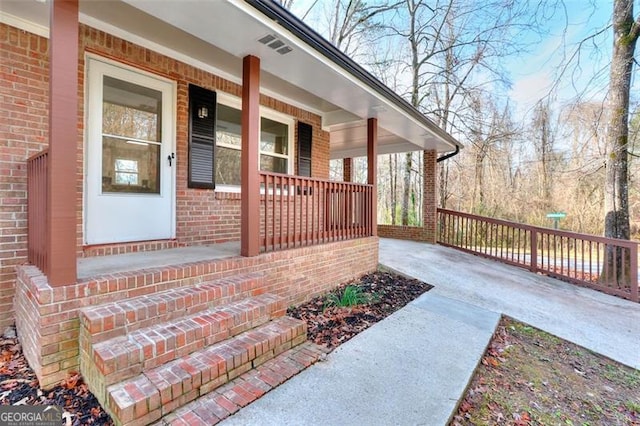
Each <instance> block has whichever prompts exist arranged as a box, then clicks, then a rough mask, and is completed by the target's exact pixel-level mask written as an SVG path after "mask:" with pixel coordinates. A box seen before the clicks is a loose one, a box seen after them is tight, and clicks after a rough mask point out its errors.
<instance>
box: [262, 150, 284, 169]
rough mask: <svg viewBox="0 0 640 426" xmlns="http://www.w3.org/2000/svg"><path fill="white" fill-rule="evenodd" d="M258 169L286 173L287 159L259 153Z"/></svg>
mask: <svg viewBox="0 0 640 426" xmlns="http://www.w3.org/2000/svg"><path fill="white" fill-rule="evenodd" d="M260 170H263V171H265V172H273V173H285V174H286V173H287V159H286V158H280V157H272V156H270V155H264V154H261V155H260Z"/></svg>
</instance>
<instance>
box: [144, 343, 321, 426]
mask: <svg viewBox="0 0 640 426" xmlns="http://www.w3.org/2000/svg"><path fill="white" fill-rule="evenodd" d="M327 352H328V350H327V349H326V348H324V347H323V346H318V345H316V344H315V343H311V342H304V343H302V344H301V345H298V346H296V347H294V348H291V349H289V350H288V351H286V352H284V353H282V354H280V355H278V356H276V357H275V358H273V359H271V360H269V361H267V362H265V363H264V364H262V365H261V366H259V367H258V368H255V369H253V370H251V371H248V372H246V373H244V374H243V375H242V376H240V377H238V378H236V379H234V380H232V381H230V382H229V383H227V384H225V385H223V386H220V387H219V388H217V389H216V390H214V391H212V392H209V393H208V394H206V395H204V396H202V397H200V398H198V399H196V400H194V401H192V402H190V403H188V404H187V405H185V406H184V407H181V408H179V409H177V410H176V411H174V412H173V413H171V414H169V415H167V416H165V417H163V418H162V419H160V421H159V422H157V423H155V426H211V425H215V424H216V423H218V422H220V421H222V420H224V419H225V418H227V417H229V416H230V415H232V414H234V413H235V412H236V411H238V410H239V409H240V408H242V407H244V406H246V405H248V404H250V403H252V402H253V401H255V400H256V399H258V398H260V397H261V396H262V395H264V394H265V393H267V392H269V391H271V390H272V389H275V388H276V387H277V386H279V385H280V384H282V383H284V382H285V381H287V380H289V379H290V378H292V377H293V376H295V375H297V374H298V373H300V372H301V371H302V370H304V369H305V368H307V367H309V366H311V365H312V364H314V363H316V362H317V361H319V360H321V359H324V357H325V356H326V354H327Z"/></svg>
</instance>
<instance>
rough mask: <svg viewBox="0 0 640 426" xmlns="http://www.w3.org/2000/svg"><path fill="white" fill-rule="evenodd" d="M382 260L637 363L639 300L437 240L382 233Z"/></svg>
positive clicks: (451, 292) (450, 293)
mask: <svg viewBox="0 0 640 426" xmlns="http://www.w3.org/2000/svg"><path fill="white" fill-rule="evenodd" d="M380 263H382V264H384V265H388V266H390V267H391V268H393V269H395V270H397V271H399V272H403V273H406V274H409V275H411V276H414V277H416V278H419V279H421V280H423V281H425V282H428V283H430V284H433V285H434V286H435V288H434V289H433V290H431V291H430V292H429V293H434V294H437V295H439V296H443V297H448V298H451V299H454V300H459V301H461V302H465V303H469V304H471V305H474V306H477V307H481V308H485V309H489V310H492V311H494V312H498V313H501V314H505V315H508V316H511V317H513V318H515V319H517V320H520V321H523V322H526V323H528V324H530V325H532V326H534V327H537V328H540V329H542V330H545V331H547V332H549V333H551V334H555V335H556V336H558V337H562V338H563V339H566V340H569V341H571V342H573V343H576V344H578V345H581V346H584V347H585V348H587V349H590V350H592V351H594V352H598V353H600V354H603V355H606V356H608V357H610V358H612V359H615V360H616V361H619V362H622V363H624V364H627V365H629V366H631V367H634V368H637V369H640V304H638V303H633V302H629V301H627V300H623V299H620V298H617V297H613V296H609V295H606V294H604V293H601V292H598V291H594V290H590V289H586V288H582V287H578V286H575V285H572V284H568V283H565V282H562V281H558V280H555V279H553V278H549V277H545V276H542V275H537V274H532V273H530V272H528V271H526V270H524V269H521V268H516V267H512V266H508V265H504V264H501V263H498V262H495V261H492V260H489V259H484V258H481V257H478V256H473V255H470V254H466V253H463V252H461V251H458V250H454V249H449V248H446V247H442V246H438V245H428V244H421V243H416V242H409V241H400V240H390V239H381V240H380Z"/></svg>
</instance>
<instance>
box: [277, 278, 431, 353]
mask: <svg viewBox="0 0 640 426" xmlns="http://www.w3.org/2000/svg"><path fill="white" fill-rule="evenodd" d="M348 285H355V286H358V287H360V289H361V290H362V291H363V293H365V294H368V295H372V296H373V297H374V301H372V302H371V303H368V304H366V305H362V306H356V307H350V308H341V307H328V308H325V302H326V296H323V297H316V298H315V299H312V300H311V301H309V302H307V303H305V304H303V305H300V306H296V307H294V308H290V309H289V311H288V312H287V315H289V316H292V317H295V318H298V319H301V320H304V321H306V323H307V334H308V336H309V340H311V341H313V342H314V343H316V344H319V345H324V346H326V347H327V348H329V349H335V348H336V347H337V346H339V345H340V344H342V343H344V342H346V341H347V340H349V339H351V338H352V337H353V336H355V335H356V334H358V333H360V332H361V331H363V330H365V329H367V328H369V327H371V326H372V325H373V324H375V323H376V322H378V321H380V320H382V319H384V318H386V317H388V316H389V315H391V314H392V313H394V312H395V311H397V310H398V309H400V308H402V307H403V306H405V305H406V304H407V303H409V302H411V301H412V300H414V299H416V298H417V297H418V296H420V295H421V294H422V293H424V292H426V291H428V290H430V289H431V288H433V286H431V285H429V284H426V283H424V282H422V281H418V280H416V279H412V278H407V277H404V276H402V275H398V274H393V273H389V272H383V271H376V272H373V273H371V274H368V275H365V276H363V277H361V278H360V279H359V280H356V281H354V282H351V283H346V284H343V285H341V286H340V287H338V288H337V289H336V290H334V291H333V292H332V293H334V294H340V293H341V292H342V291H343V290H344V288H345V287H346V286H348Z"/></svg>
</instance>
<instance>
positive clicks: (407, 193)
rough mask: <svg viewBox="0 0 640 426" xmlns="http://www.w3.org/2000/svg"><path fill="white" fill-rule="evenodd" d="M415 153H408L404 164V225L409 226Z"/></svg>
mask: <svg viewBox="0 0 640 426" xmlns="http://www.w3.org/2000/svg"><path fill="white" fill-rule="evenodd" d="M412 159H413V153H412V152H407V153H406V154H405V163H404V188H403V192H402V224H403V225H405V226H406V225H408V224H409V199H410V197H411V168H412Z"/></svg>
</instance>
